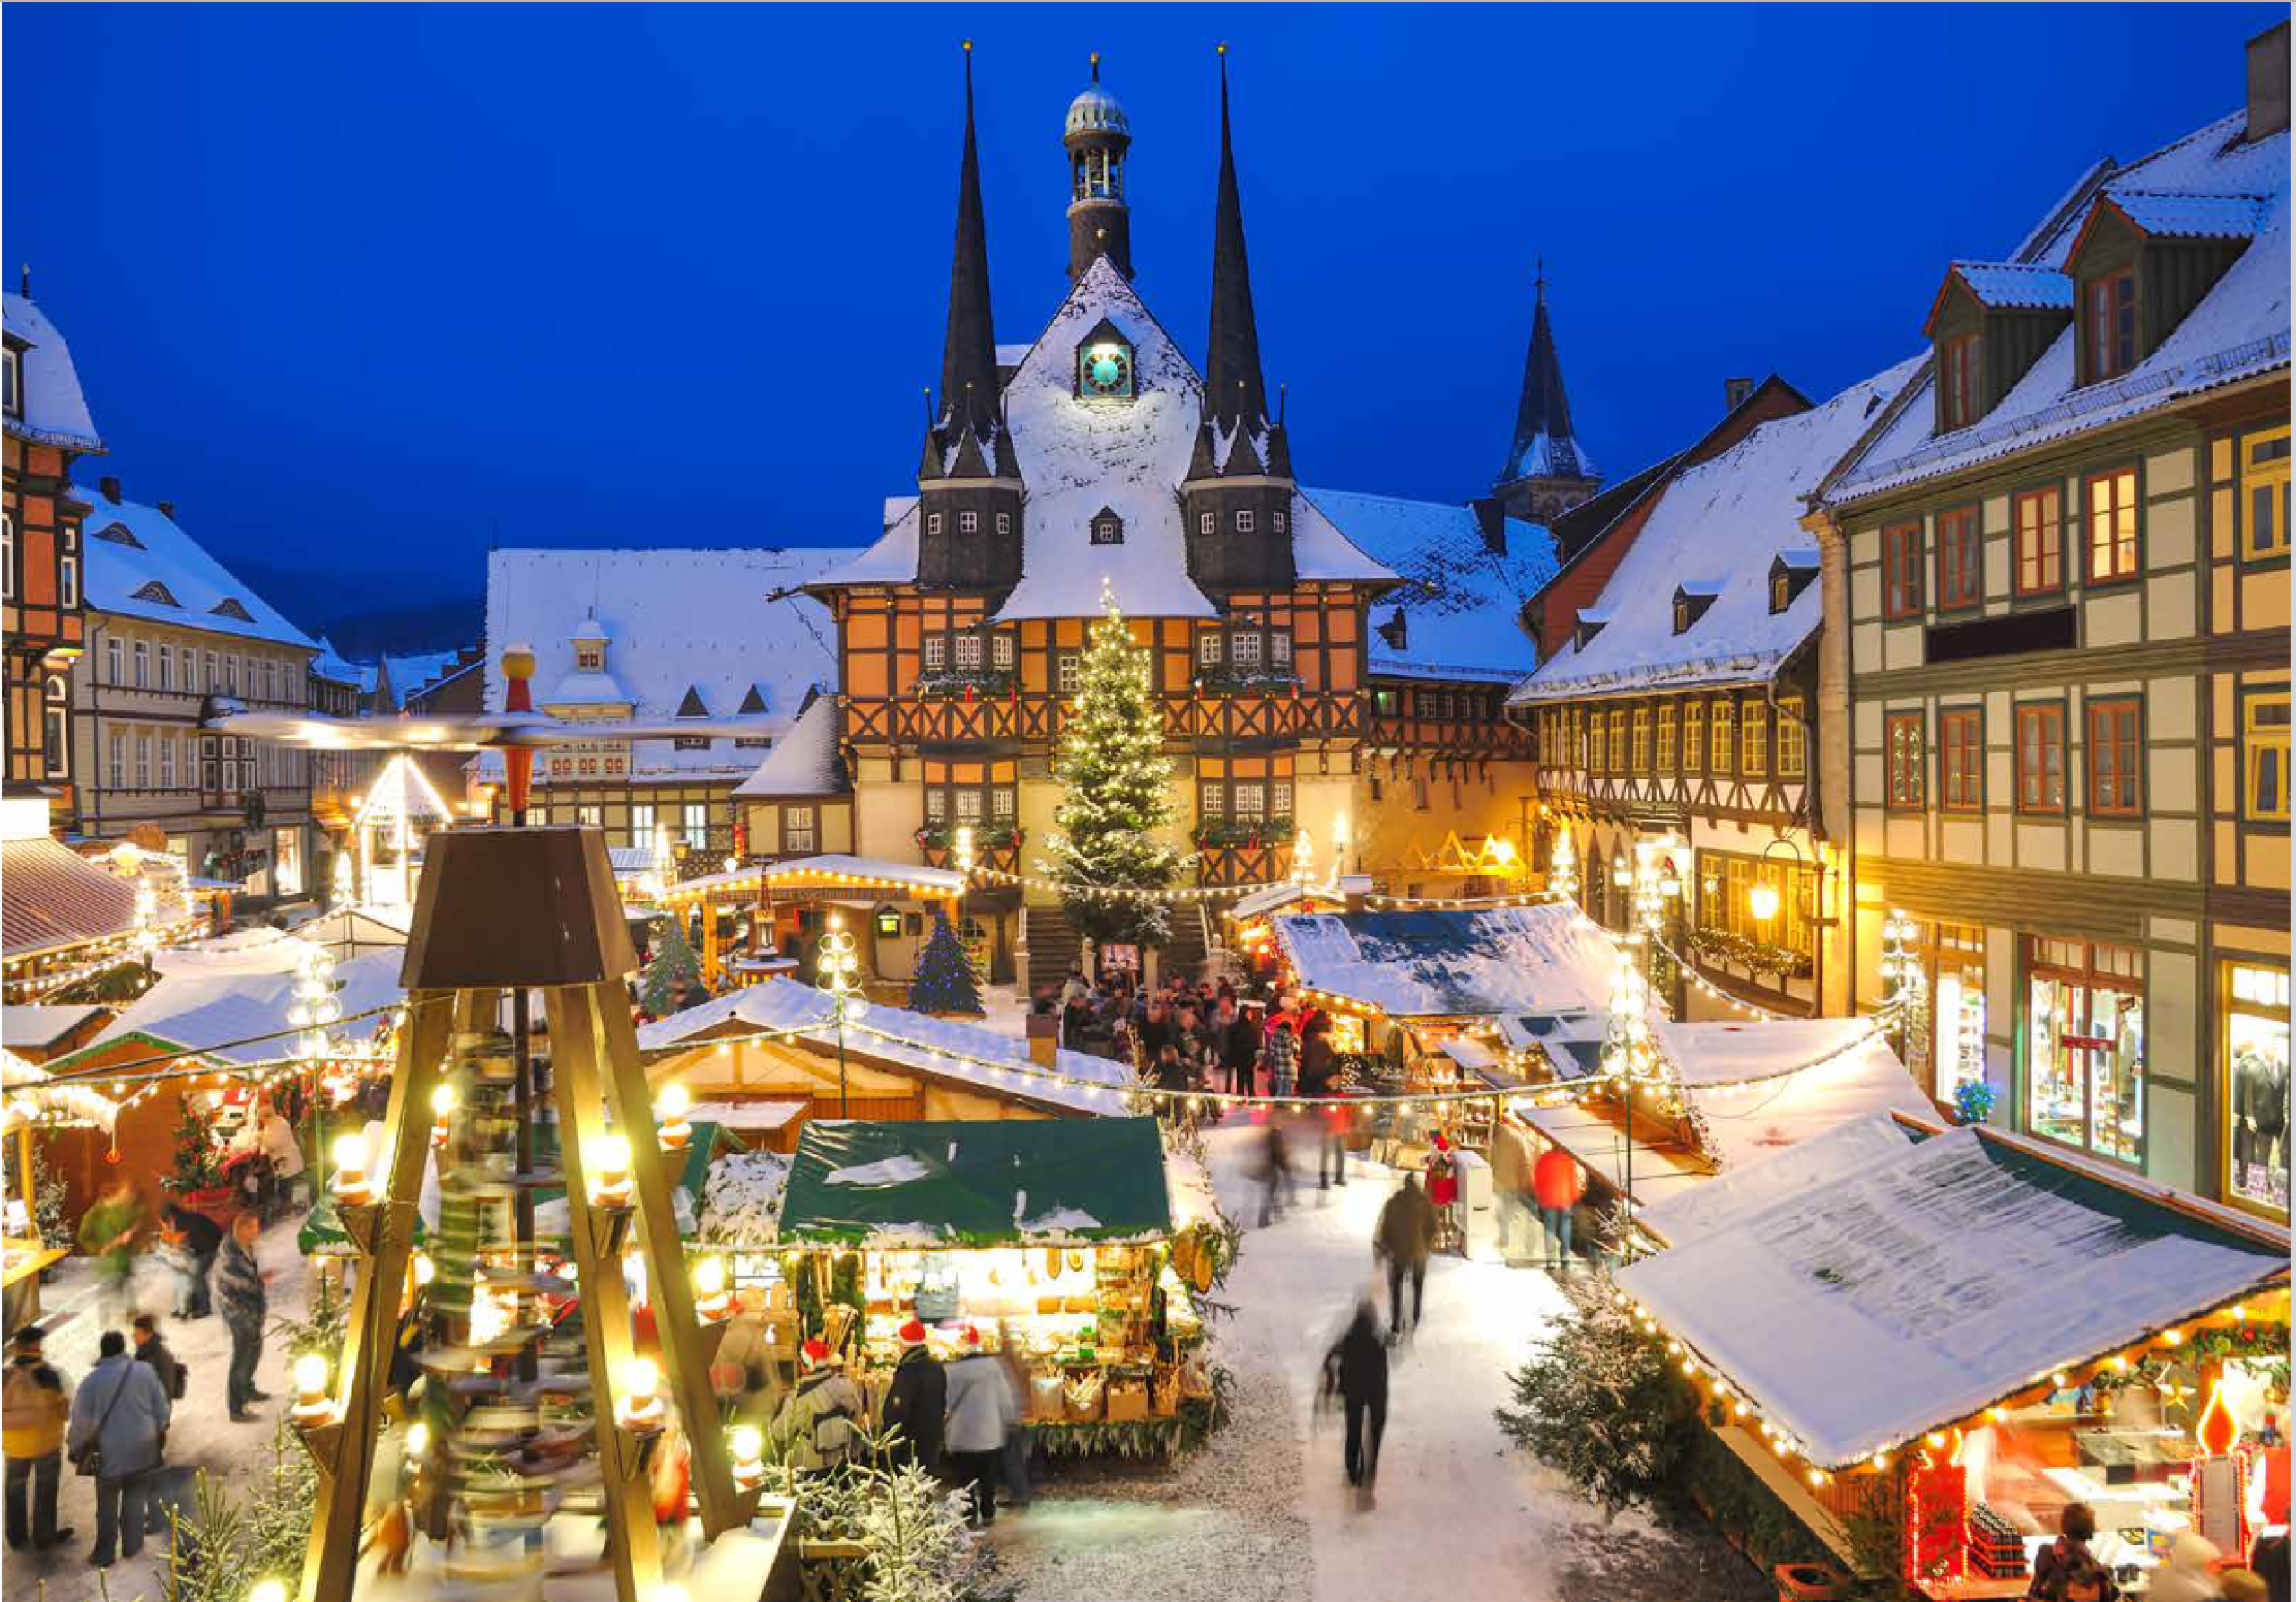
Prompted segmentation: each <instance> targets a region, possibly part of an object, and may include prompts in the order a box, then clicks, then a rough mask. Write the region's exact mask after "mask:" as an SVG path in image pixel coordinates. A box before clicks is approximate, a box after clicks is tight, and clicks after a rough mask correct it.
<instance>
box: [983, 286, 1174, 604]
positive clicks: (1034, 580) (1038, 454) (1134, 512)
mask: <svg viewBox="0 0 2296 1602" xmlns="http://www.w3.org/2000/svg"><path fill="white" fill-rule="evenodd" d="M1101 318H1107V319H1108V320H1109V322H1110V323H1112V324H1114V325H1115V326H1116V327H1117V328H1118V331H1119V332H1121V333H1122V334H1123V335H1124V337H1125V338H1126V339H1127V340H1129V341H1130V342H1131V344H1132V347H1133V372H1134V379H1135V388H1136V390H1137V393H1136V395H1135V398H1134V399H1133V400H1132V401H1131V402H1130V403H1129V404H1126V405H1094V404H1092V403H1089V402H1086V401H1083V400H1079V399H1078V398H1077V396H1076V393H1075V370H1074V361H1075V347H1076V344H1077V343H1078V342H1079V341H1080V340H1082V339H1083V336H1084V335H1086V334H1087V333H1089V332H1091V329H1093V328H1094V327H1096V326H1098V325H1099V324H1100V319H1101ZM1203 392H1204V383H1203V380H1202V379H1200V378H1199V377H1198V376H1197V374H1196V369H1195V367H1194V366H1193V365H1191V364H1190V363H1189V361H1188V359H1187V356H1186V355H1184V354H1182V353H1181V351H1180V348H1179V345H1178V344H1177V343H1176V342H1175V341H1174V340H1173V339H1172V337H1171V335H1169V334H1167V333H1166V332H1165V331H1164V328H1163V326H1162V325H1161V324H1160V323H1158V322H1157V321H1156V318H1155V317H1154V315H1153V314H1152V313H1151V312H1150V311H1149V309H1148V308H1147V307H1146V306H1145V305H1144V304H1142V302H1141V300H1140V297H1139V296H1138V295H1137V294H1136V293H1135V292H1134V291H1133V288H1132V285H1131V284H1130V283H1126V281H1125V277H1124V274H1121V273H1119V272H1118V271H1117V270H1116V266H1115V265H1114V264H1113V263H1111V262H1110V261H1109V258H1108V257H1105V256H1101V257H1095V258H1094V260H1093V262H1092V265H1091V266H1090V267H1088V268H1086V269H1085V271H1084V274H1083V276H1082V277H1080V278H1078V279H1077V280H1076V283H1075V284H1074V286H1073V287H1072V288H1071V289H1070V290H1069V292H1068V298H1067V299H1066V300H1064V301H1062V302H1061V305H1060V309H1059V310H1057V311H1056V312H1054V313H1053V315H1052V320H1051V322H1050V323H1048V325H1046V327H1045V330H1044V332H1043V333H1042V334H1041V335H1039V336H1038V338H1037V341H1036V344H1034V345H1032V346H1031V348H1030V351H1029V354H1028V356H1027V358H1026V359H1025V360H1024V361H1022V363H1021V365H1020V370H1018V371H1016V372H1015V373H1013V379H1012V381H1011V382H1010V383H1008V384H1007V385H1006V386H1005V421H1006V422H1007V424H1008V425H1009V426H1010V427H1011V429H1012V431H1013V452H1014V454H1015V455H1016V456H1017V457H1018V458H1019V461H1020V466H1021V476H1022V479H1023V480H1024V481H1025V482H1026V483H1027V484H1028V487H1029V505H1028V511H1027V515H1026V516H1025V517H1023V518H1022V530H1023V535H1022V537H1023V539H1024V541H1025V544H1024V547H1023V551H1022V563H1021V566H1022V576H1021V582H1020V583H1019V584H1018V585H1017V586H1015V587H1014V588H1013V593H1012V595H1011V596H1009V597H1007V599H1006V600H1005V605H1004V608H1003V610H1001V611H1000V612H999V613H998V614H997V616H998V618H999V619H1000V620H1004V621H1010V620H1012V619H1014V618H1025V617H1089V616H1091V614H1093V613H1094V612H1097V611H1098V610H1099V609H1100V581H1101V580H1102V579H1104V578H1105V579H1108V580H1109V582H1110V583H1111V584H1113V585H1114V586H1115V588H1116V597H1117V604H1118V605H1119V606H1121V607H1122V608H1123V609H1124V610H1125V611H1126V613H1128V614H1131V615H1133V616H1135V617H1211V616H1213V615H1215V614H1214V612H1213V605H1212V603H1211V602H1210V601H1208V600H1206V599H1205V596H1204V592H1203V591H1201V590H1199V589H1198V588H1196V585H1195V583H1194V582H1193V581H1191V580H1190V579H1189V578H1188V576H1187V538H1186V535H1185V531H1184V529H1183V527H1182V524H1181V521H1180V506H1179V496H1178V489H1179V484H1180V481H1181V480H1182V479H1184V478H1186V477H1187V468H1188V458H1189V456H1190V454H1191V453H1192V451H1193V450H1194V448H1195V445H1196V426H1197V423H1198V422H1199V421H1200V419H1201V417H1202V414H1203ZM1103 507H1106V508H1108V509H1111V510H1113V511H1114V512H1115V513H1116V514H1117V516H1118V517H1119V518H1123V519H1124V543H1123V544H1120V545H1094V544H1091V518H1092V517H1093V514H1095V513H1097V512H1098V511H1100V509H1102V508H1103Z"/></svg>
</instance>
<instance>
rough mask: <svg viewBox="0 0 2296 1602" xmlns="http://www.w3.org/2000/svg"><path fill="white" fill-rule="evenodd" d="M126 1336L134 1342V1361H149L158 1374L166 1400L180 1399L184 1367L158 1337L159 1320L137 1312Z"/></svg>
mask: <svg viewBox="0 0 2296 1602" xmlns="http://www.w3.org/2000/svg"><path fill="white" fill-rule="evenodd" d="M128 1337H129V1339H131V1340H132V1341H134V1342H135V1361H136V1362H138V1363H150V1364H151V1365H152V1372H153V1373H155V1374H157V1375H159V1376H160V1383H161V1384H162V1385H164V1386H166V1387H167V1388H168V1400H170V1401H171V1402H180V1401H182V1400H183V1393H184V1367H183V1364H182V1363H179V1362H178V1361H177V1358H176V1354H174V1353H172V1352H170V1351H169V1350H168V1343H167V1342H165V1341H163V1340H161V1338H160V1320H159V1319H155V1318H153V1317H152V1315H151V1314H150V1313H137V1314H136V1315H135V1322H134V1323H132V1324H130V1325H129V1326H128Z"/></svg>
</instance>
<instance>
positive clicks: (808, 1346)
mask: <svg viewBox="0 0 2296 1602" xmlns="http://www.w3.org/2000/svg"><path fill="white" fill-rule="evenodd" d="M800 1350H802V1351H803V1352H804V1354H805V1366H806V1367H807V1368H809V1369H817V1368H819V1367H821V1366H822V1364H823V1363H827V1362H828V1361H829V1347H828V1346H827V1345H825V1344H824V1343H823V1342H822V1340H821V1339H820V1338H819V1337H815V1338H814V1339H813V1340H809V1341H807V1342H806V1343H805V1344H804V1346H803V1347H801V1348H800Z"/></svg>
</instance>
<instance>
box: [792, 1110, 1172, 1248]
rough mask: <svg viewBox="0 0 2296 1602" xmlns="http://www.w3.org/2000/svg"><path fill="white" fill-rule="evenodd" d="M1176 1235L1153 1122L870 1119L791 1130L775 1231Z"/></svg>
mask: <svg viewBox="0 0 2296 1602" xmlns="http://www.w3.org/2000/svg"><path fill="white" fill-rule="evenodd" d="M1171 1232H1172V1206H1171V1198H1170V1195H1169V1193H1168V1192H1167V1191H1166V1189H1165V1188H1164V1146H1163V1141H1162V1140H1161V1137H1160V1136H1159V1135H1158V1134H1157V1130H1156V1121H1155V1119H1145V1118H1111V1119H1009V1120H1001V1121H996V1122H979V1123H965V1122H931V1123H864V1122H861V1121H858V1120H852V1121H847V1120H842V1119H814V1120H813V1122H810V1123H808V1124H807V1125H806V1126H805V1127H804V1133H803V1134H801V1135H800V1136H798V1138H797V1154H796V1162H795V1163H794V1165H793V1166H792V1167H791V1169H790V1172H789V1188H788V1191H787V1197H786V1199H785V1200H784V1201H783V1203H782V1208H781V1239H782V1241H784V1242H787V1243H790V1244H795V1245H804V1244H807V1243H809V1242H810V1243H816V1244H820V1245H825V1246H826V1245H839V1246H860V1247H867V1248H870V1249H877V1250H917V1249H925V1250H930V1249H934V1248H936V1247H978V1246H1070V1245H1075V1246H1084V1245H1098V1244H1105V1243H1126V1242H1136V1241H1156V1240H1161V1239H1163V1238H1164V1237H1165V1236H1167V1235H1170V1233H1171Z"/></svg>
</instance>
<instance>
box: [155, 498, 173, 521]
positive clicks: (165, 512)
mask: <svg viewBox="0 0 2296 1602" xmlns="http://www.w3.org/2000/svg"><path fill="white" fill-rule="evenodd" d="M152 504H153V505H154V506H157V507H158V508H159V509H160V515H161V517H163V518H166V519H167V520H168V521H169V522H170V523H172V522H174V521H175V520H176V503H175V502H174V501H153V502H152Z"/></svg>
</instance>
